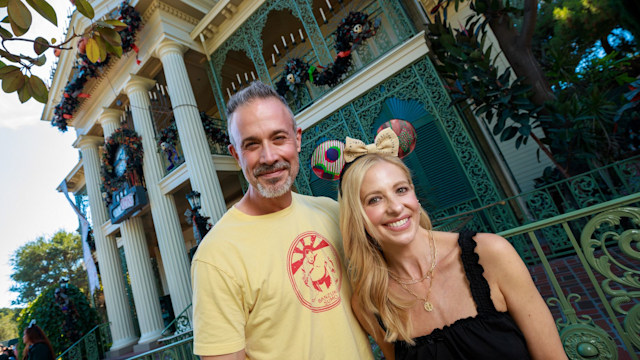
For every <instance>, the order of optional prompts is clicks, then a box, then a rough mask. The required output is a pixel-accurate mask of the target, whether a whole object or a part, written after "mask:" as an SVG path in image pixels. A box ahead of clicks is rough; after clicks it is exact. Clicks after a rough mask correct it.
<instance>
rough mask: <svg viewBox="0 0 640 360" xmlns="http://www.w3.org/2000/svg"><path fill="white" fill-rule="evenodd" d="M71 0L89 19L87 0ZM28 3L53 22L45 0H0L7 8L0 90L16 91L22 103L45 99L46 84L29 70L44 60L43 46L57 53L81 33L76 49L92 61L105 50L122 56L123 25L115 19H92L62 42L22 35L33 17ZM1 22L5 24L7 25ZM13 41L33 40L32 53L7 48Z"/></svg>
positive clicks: (0, 47) (2, 29)
mask: <svg viewBox="0 0 640 360" xmlns="http://www.w3.org/2000/svg"><path fill="white" fill-rule="evenodd" d="M74 3H75V5H76V9H77V10H78V12H80V13H81V14H82V15H84V16H86V17H87V18H89V19H93V17H94V16H95V14H94V10H93V7H92V6H91V4H89V2H88V1H87V0H75V2H74ZM27 5H29V6H27ZM29 7H30V8H31V9H32V10H34V11H35V12H37V13H38V14H39V15H40V16H42V17H43V18H45V19H46V20H47V21H49V22H50V23H52V24H54V25H56V26H57V24H58V18H57V15H56V13H55V10H54V9H53V7H51V5H49V3H48V2H47V1H46V0H0V8H6V10H7V16H6V17H5V18H4V19H2V21H1V24H0V38H1V39H2V40H1V42H0V79H1V80H2V90H3V91H4V92H6V93H12V92H17V93H18V98H19V99H20V101H21V102H23V103H24V102H26V101H27V100H29V99H30V98H32V97H33V98H34V99H35V100H37V101H39V102H41V103H46V102H47V98H48V96H49V90H48V89H47V86H46V85H45V83H44V82H43V81H42V79H40V78H39V77H38V76H36V75H34V74H33V73H32V71H31V69H32V68H33V67H34V66H42V65H44V64H45V62H46V57H45V55H44V52H45V51H46V50H47V49H50V48H52V49H55V51H56V53H57V54H59V52H60V51H65V50H71V49H73V48H72V47H71V44H72V42H73V41H74V39H75V38H77V37H81V38H82V39H81V40H80V41H78V43H77V46H78V51H79V52H81V53H83V54H84V53H86V55H87V58H88V59H89V60H90V61H91V62H93V63H97V62H100V61H104V60H105V59H106V57H107V55H108V54H112V55H115V56H117V57H120V56H122V39H121V38H120V34H118V31H120V30H122V29H124V28H126V27H127V25H126V24H124V23H123V22H121V21H119V20H115V19H107V20H103V21H96V22H92V24H91V25H90V26H89V27H88V28H87V29H85V30H84V31H83V32H81V33H75V32H74V33H73V34H71V36H69V37H68V38H67V40H65V41H64V42H62V43H60V44H56V42H57V41H56V39H51V40H47V39H45V38H44V37H42V36H38V37H36V38H35V39H30V38H25V37H23V36H24V35H25V34H26V33H27V31H29V28H30V27H31V25H32V21H33V16H32V13H31V10H30V9H29ZM2 24H9V26H8V27H6V25H4V26H3V25H2ZM15 41H19V42H30V43H33V53H32V54H29V55H24V54H22V53H18V52H15V51H11V50H10V49H9V48H8V47H7V44H8V43H11V42H15Z"/></svg>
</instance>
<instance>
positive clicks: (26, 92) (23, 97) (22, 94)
mask: <svg viewBox="0 0 640 360" xmlns="http://www.w3.org/2000/svg"><path fill="white" fill-rule="evenodd" d="M24 78H25V79H26V80H25V82H24V84H23V86H22V87H21V88H20V89H18V99H19V100H20V103H22V104H24V103H26V102H27V101H28V100H29V99H31V88H30V87H29V77H28V76H27V75H25V76H24Z"/></svg>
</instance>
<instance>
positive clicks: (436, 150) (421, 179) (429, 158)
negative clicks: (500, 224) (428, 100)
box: [371, 98, 474, 211]
mask: <svg viewBox="0 0 640 360" xmlns="http://www.w3.org/2000/svg"><path fill="white" fill-rule="evenodd" d="M391 119H402V120H406V121H409V122H410V123H411V124H413V126H414V127H415V129H416V134H417V139H418V140H417V142H416V148H415V150H414V151H413V152H412V153H411V154H409V156H407V157H405V158H404V159H403V160H404V162H405V164H407V166H408V167H409V168H410V169H411V173H412V175H413V182H414V184H415V186H416V193H417V196H418V198H419V199H420V200H421V202H422V206H423V207H425V209H427V210H428V211H434V210H436V211H437V210H441V209H444V208H447V207H450V206H454V205H456V204H459V203H461V202H463V201H466V200H470V199H473V198H474V193H473V191H472V189H471V186H470V184H469V182H468V181H467V176H466V174H465V172H464V171H463V169H462V166H461V165H460V161H459V159H458V157H457V156H456V155H455V154H454V152H453V150H452V147H451V144H450V143H449V140H448V138H447V137H446V136H445V134H444V132H443V130H442V128H441V127H440V126H439V125H438V123H437V122H436V121H434V118H433V116H432V115H431V114H429V113H427V111H426V110H425V106H424V104H422V103H420V102H419V101H417V100H400V99H398V98H389V99H387V100H385V103H384V106H383V107H382V109H381V110H380V115H379V116H378V119H377V121H376V122H375V123H374V127H373V129H371V131H372V133H375V131H376V130H377V129H378V127H379V126H380V125H381V124H382V123H383V122H385V121H388V120H391Z"/></svg>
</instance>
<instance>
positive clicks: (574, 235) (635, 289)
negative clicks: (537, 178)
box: [132, 192, 640, 360]
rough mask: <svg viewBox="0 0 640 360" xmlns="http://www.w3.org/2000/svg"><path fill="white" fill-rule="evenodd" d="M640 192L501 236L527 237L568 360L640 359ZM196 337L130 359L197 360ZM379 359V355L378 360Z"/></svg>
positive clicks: (537, 277)
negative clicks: (558, 252) (564, 248)
mask: <svg viewBox="0 0 640 360" xmlns="http://www.w3.org/2000/svg"><path fill="white" fill-rule="evenodd" d="M638 203H640V192H636V193H634V194H631V195H627V196H622V197H619V198H618V199H615V200H610V201H606V202H603V203H601V204H597V205H592V206H589V207H586V208H583V209H580V210H574V211H572V212H569V213H566V214H563V215H558V216H555V217H552V218H549V219H545V220H540V221H537V222H534V223H530V224H527V225H523V226H520V227H517V228H514V229H510V230H507V231H504V232H502V233H500V235H502V236H504V237H506V238H507V239H513V238H514V237H518V236H525V237H526V239H527V241H528V243H529V245H530V246H531V247H532V248H533V249H534V256H535V257H536V261H535V263H536V264H537V265H533V266H530V267H529V271H530V273H531V274H532V276H533V279H534V281H535V283H536V286H537V287H538V290H539V291H540V293H541V294H542V296H543V297H544V298H545V299H546V301H547V304H548V305H549V306H550V309H551V311H552V314H553V315H554V317H555V318H556V324H557V326H558V331H559V333H560V337H561V339H562V343H563V345H564V349H565V352H566V353H567V355H568V357H569V359H572V360H574V359H575V360H579V359H580V360H583V359H631V360H638V353H639V351H640V333H639V332H638V327H639V326H640V267H639V266H638V264H639V263H640V250H639V246H640V207H638V206H637V205H633V204H638ZM554 226H560V227H561V229H562V231H563V235H564V236H565V237H567V238H568V239H569V241H570V243H571V246H572V249H573V252H572V253H570V254H566V255H565V256H563V257H554V258H552V257H551V256H550V255H551V254H550V253H549V248H548V246H546V245H545V244H546V243H548V242H550V241H552V240H553V239H551V238H549V234H550V233H549V232H547V231H546V230H547V229H549V228H552V227H554ZM192 349H193V337H189V338H186V339H182V340H180V341H177V342H175V343H171V344H169V345H166V346H164V347H161V348H158V349H155V350H153V351H150V352H147V353H144V354H141V355H138V356H136V357H133V358H132V359H145V360H147V359H148V360H152V359H153V360H156V359H175V360H178V359H185V360H186V359H189V360H191V359H197V357H196V356H194V355H193V353H192ZM376 358H378V359H379V358H380V354H379V353H378V355H377V356H376Z"/></svg>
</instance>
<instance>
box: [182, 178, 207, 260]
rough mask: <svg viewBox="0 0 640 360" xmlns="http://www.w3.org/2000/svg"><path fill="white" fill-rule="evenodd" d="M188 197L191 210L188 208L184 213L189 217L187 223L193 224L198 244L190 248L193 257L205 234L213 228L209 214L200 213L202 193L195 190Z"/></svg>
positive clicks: (194, 235)
mask: <svg viewBox="0 0 640 360" xmlns="http://www.w3.org/2000/svg"><path fill="white" fill-rule="evenodd" d="M186 198H187V201H189V205H190V206H191V210H188V209H187V211H185V213H184V215H185V216H186V217H187V223H189V224H190V225H191V226H193V237H194V238H195V239H196V246H194V247H192V248H191V250H189V258H190V259H191V258H193V254H195V252H196V249H197V248H198V245H200V241H202V239H203V238H204V236H205V235H207V233H208V232H209V229H211V224H209V217H208V216H202V215H201V214H200V211H199V210H200V208H201V206H200V193H199V192H197V191H195V190H193V191H191V192H190V193H188V194H187V195H186Z"/></svg>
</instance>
